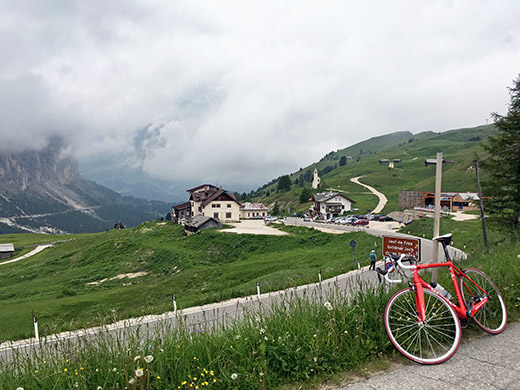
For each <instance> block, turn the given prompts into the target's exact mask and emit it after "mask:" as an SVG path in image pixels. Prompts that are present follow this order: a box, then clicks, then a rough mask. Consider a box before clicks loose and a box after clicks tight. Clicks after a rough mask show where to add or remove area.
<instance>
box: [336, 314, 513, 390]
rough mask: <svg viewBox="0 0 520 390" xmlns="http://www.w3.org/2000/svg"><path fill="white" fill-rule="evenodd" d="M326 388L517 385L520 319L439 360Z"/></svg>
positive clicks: (452, 389) (482, 389)
mask: <svg viewBox="0 0 520 390" xmlns="http://www.w3.org/2000/svg"><path fill="white" fill-rule="evenodd" d="M463 342H464V332H463ZM329 389H330V390H347V389H348V390H376V389H377V390H394V389H395V390H402V389H411V390H413V389H424V390H426V389H428V390H429V389H434V390H458V389H464V390H466V389H474V390H488V389H489V390H502V389H503V390H510V389H520V323H518V322H516V323H513V324H508V325H507V327H506V329H505V330H504V332H502V333H501V334H499V335H497V336H492V335H489V334H485V335H484V336H483V337H482V338H479V339H477V340H473V341H471V342H468V343H465V344H462V345H461V346H460V347H459V350H458V351H457V353H455V355H454V356H453V357H452V358H451V359H450V360H448V361H446V362H444V363H442V364H439V365H436V366H421V365H419V364H414V363H410V364H406V365H402V366H401V367H399V368H397V369H394V370H391V371H388V372H384V373H382V374H379V375H376V376H373V377H371V378H369V379H366V380H363V381H360V382H356V383H350V384H346V385H343V386H340V387H336V388H334V389H333V388H330V387H329Z"/></svg>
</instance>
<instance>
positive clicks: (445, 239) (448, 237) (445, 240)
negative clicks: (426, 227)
mask: <svg viewBox="0 0 520 390" xmlns="http://www.w3.org/2000/svg"><path fill="white" fill-rule="evenodd" d="M452 236H453V233H448V234H444V235H442V236H438V237H433V239H434V240H437V241H439V242H441V243H443V244H446V245H448V244H449V243H450V242H451V237H452Z"/></svg>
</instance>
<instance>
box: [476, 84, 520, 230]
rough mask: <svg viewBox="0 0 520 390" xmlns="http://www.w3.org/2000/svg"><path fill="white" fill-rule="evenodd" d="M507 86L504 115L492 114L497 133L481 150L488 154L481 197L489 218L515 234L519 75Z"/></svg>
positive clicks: (519, 181) (519, 177)
mask: <svg viewBox="0 0 520 390" xmlns="http://www.w3.org/2000/svg"><path fill="white" fill-rule="evenodd" d="M508 89H509V94H510V96H511V98H510V103H509V107H508V112H507V114H506V115H504V116H502V115H499V114H497V113H493V114H492V118H493V120H494V123H495V127H496V129H497V131H498V132H497V135H496V136H494V137H489V138H488V140H487V141H486V142H485V143H484V149H485V150H486V151H487V152H488V153H489V154H490V156H489V158H487V159H486V160H485V161H484V163H483V168H484V169H486V171H487V173H488V179H487V180H486V181H485V182H484V196H485V197H487V201H486V214H489V216H490V220H491V221H492V222H496V223H498V225H500V226H502V227H505V228H508V229H510V230H511V231H512V232H513V233H515V235H517V234H518V232H519V228H520V225H519V217H520V75H519V76H518V78H517V79H516V80H513V87H511V88H508Z"/></svg>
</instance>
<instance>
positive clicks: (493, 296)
mask: <svg viewBox="0 0 520 390" xmlns="http://www.w3.org/2000/svg"><path fill="white" fill-rule="evenodd" d="M462 272H464V275H462V276H461V277H460V279H459V288H460V292H461V294H462V298H463V299H464V303H465V304H466V307H467V306H468V304H469V301H470V299H471V298H472V297H473V301H474V304H477V303H478V301H479V300H480V299H481V298H484V297H485V296H486V294H487V296H488V301H487V302H486V304H485V305H484V307H483V308H482V309H480V310H479V311H478V312H477V313H476V314H475V315H474V316H473V319H474V320H475V322H476V323H477V325H478V326H479V327H480V328H482V329H483V330H485V331H486V332H488V333H491V334H498V333H500V332H502V331H503V330H504V329H505V327H506V323H507V310H506V305H505V303H504V299H503V298H502V295H501V294H500V291H498V288H497V286H495V284H494V283H493V282H492V281H491V279H490V277H489V276H487V275H486V274H485V273H484V272H482V271H481V270H479V269H476V268H468V269H465V270H464V271H462ZM468 278H469V279H471V280H472V281H473V282H475V283H476V284H477V285H478V286H480V288H482V289H483V290H484V291H482V290H481V289H480V288H478V287H477V286H475V284H473V283H471V281H470V280H468Z"/></svg>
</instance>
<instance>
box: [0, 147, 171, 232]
mask: <svg viewBox="0 0 520 390" xmlns="http://www.w3.org/2000/svg"><path fill="white" fill-rule="evenodd" d="M61 148H62V145H61V144H60V142H59V141H56V142H50V143H49V146H48V147H47V148H46V149H44V150H42V151H34V150H32V151H31V150H28V151H23V152H16V153H13V152H4V153H0V233H16V232H33V233H58V234H66V233H80V232H95V231H102V230H106V229H108V228H111V227H112V226H113V225H114V224H115V222H117V221H119V220H121V221H123V222H124V224H125V225H128V226H135V225H138V224H140V223H142V222H144V221H147V220H151V219H156V218H158V217H160V216H164V215H165V214H166V213H167V212H168V210H169V207H170V205H169V204H167V203H165V202H159V201H146V200H142V199H138V198H134V197H129V196H126V197H125V196H122V195H120V194H118V193H117V192H115V191H112V190H110V189H108V188H106V187H103V186H101V185H99V184H97V183H95V182H92V181H90V180H87V179H85V178H83V177H82V176H81V174H80V173H79V171H78V164H77V162H76V161H75V160H73V159H70V158H66V157H63V156H61Z"/></svg>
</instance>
